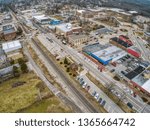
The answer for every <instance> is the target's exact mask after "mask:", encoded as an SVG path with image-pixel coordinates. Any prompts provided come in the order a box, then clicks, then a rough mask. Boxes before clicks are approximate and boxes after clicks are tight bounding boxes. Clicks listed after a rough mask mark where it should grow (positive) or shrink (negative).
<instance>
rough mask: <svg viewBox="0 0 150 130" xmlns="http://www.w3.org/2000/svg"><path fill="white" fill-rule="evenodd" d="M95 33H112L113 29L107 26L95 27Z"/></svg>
mask: <svg viewBox="0 0 150 130" xmlns="http://www.w3.org/2000/svg"><path fill="white" fill-rule="evenodd" d="M95 32H96V33H97V34H100V35H101V34H107V33H112V32H113V31H112V30H110V29H108V28H101V29H97V30H96V31H95Z"/></svg>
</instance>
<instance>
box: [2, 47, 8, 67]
mask: <svg viewBox="0 0 150 130" xmlns="http://www.w3.org/2000/svg"><path fill="white" fill-rule="evenodd" d="M6 60H7V58H6V55H5V53H4V51H3V50H2V48H0V68H1V66H3V65H4V64H5V62H6Z"/></svg>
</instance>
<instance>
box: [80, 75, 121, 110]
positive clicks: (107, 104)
mask: <svg viewBox="0 0 150 130" xmlns="http://www.w3.org/2000/svg"><path fill="white" fill-rule="evenodd" d="M77 80H78V81H79V83H80V84H81V87H83V88H84V89H86V90H87V91H88V92H89V94H90V95H91V96H93V99H95V100H96V101H97V102H99V104H100V105H101V106H102V107H104V108H105V109H106V110H107V111H108V112H110V113H115V112H118V111H116V109H120V108H119V107H118V106H117V105H116V104H115V103H114V102H113V101H112V100H111V99H110V98H109V97H108V96H107V95H106V94H105V93H104V92H103V91H102V90H101V89H99V88H98V87H97V86H96V85H95V84H94V83H93V82H91V81H90V80H89V79H88V78H87V76H86V75H80V76H78V77H77ZM120 112H123V111H122V110H121V109H120Z"/></svg>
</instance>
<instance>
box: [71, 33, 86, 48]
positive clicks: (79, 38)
mask: <svg viewBox="0 0 150 130" xmlns="http://www.w3.org/2000/svg"><path fill="white" fill-rule="evenodd" d="M87 41H88V36H87V35H84V34H81V35H75V34H73V35H70V36H68V42H69V43H70V44H71V45H73V46H76V47H77V46H79V45H81V44H83V43H86V42H87Z"/></svg>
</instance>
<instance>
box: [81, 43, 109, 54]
mask: <svg viewBox="0 0 150 130" xmlns="http://www.w3.org/2000/svg"><path fill="white" fill-rule="evenodd" d="M108 46H110V45H105V46H104V45H101V44H99V43H94V44H92V45H87V46H85V47H83V48H82V50H83V51H84V52H86V53H94V52H97V51H100V50H103V49H105V48H107V47H108Z"/></svg>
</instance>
